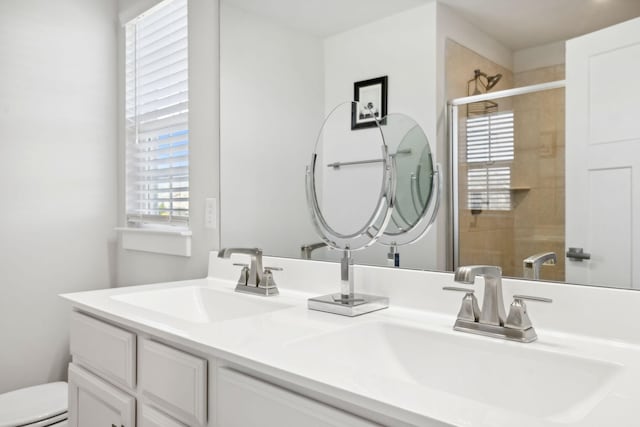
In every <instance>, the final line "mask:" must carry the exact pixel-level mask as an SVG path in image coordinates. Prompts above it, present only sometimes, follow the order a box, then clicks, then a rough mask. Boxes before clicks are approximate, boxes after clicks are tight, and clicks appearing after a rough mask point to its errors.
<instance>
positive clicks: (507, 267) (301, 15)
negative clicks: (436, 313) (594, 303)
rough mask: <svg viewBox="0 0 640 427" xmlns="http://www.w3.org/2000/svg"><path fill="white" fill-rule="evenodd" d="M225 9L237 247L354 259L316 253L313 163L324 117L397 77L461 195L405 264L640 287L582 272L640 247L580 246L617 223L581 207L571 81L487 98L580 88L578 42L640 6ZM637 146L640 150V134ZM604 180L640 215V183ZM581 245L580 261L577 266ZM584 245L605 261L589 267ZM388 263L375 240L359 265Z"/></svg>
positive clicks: (224, 118)
mask: <svg viewBox="0 0 640 427" xmlns="http://www.w3.org/2000/svg"><path fill="white" fill-rule="evenodd" d="M220 7H221V172H220V173H221V244H222V246H259V247H262V248H263V249H264V251H265V253H266V254H268V255H274V256H284V257H294V258H300V257H311V258H312V259H317V260H328V261H339V259H340V257H341V254H340V253H339V252H338V251H331V250H329V249H328V248H326V247H323V246H322V245H315V244H316V243H318V242H319V241H320V239H319V237H318V236H317V234H316V233H315V231H314V228H313V225H312V222H311V220H310V218H309V214H308V209H307V205H306V199H305V179H304V178H305V165H307V164H308V162H309V158H310V155H311V152H312V150H313V147H314V143H315V141H316V138H317V136H318V131H319V129H320V127H321V125H322V123H323V120H324V118H325V116H326V115H327V114H328V113H329V112H330V111H331V110H332V109H333V108H334V107H335V106H336V105H338V104H340V103H343V102H348V101H351V100H353V96H354V85H355V84H356V83H357V82H362V81H366V80H369V79H375V78H379V77H386V79H387V82H388V87H387V104H388V105H387V111H388V112H389V113H390V114H396V113H398V114H405V115H408V116H409V117H412V118H413V119H414V120H415V121H416V122H417V124H418V125H419V126H420V127H421V128H422V129H423V130H424V133H425V135H426V138H427V139H428V140H429V142H430V143H431V145H432V146H431V151H432V156H433V159H434V161H435V162H438V163H440V164H441V166H442V169H443V170H442V171H441V175H442V176H443V177H445V178H446V177H451V178H452V179H451V182H452V183H453V184H455V187H454V186H452V185H445V188H444V190H445V191H444V196H443V203H442V208H441V211H440V214H439V217H438V220H437V222H436V224H435V225H434V227H433V228H432V229H431V231H430V233H429V234H428V235H427V236H426V237H425V238H424V239H421V240H420V241H418V242H416V243H415V244H412V245H408V246H404V247H401V248H399V251H400V252H401V260H402V262H401V265H400V267H401V268H411V269H428V270H451V269H452V268H454V267H455V266H456V264H459V265H463V264H475V263H482V264H493V265H500V266H501V267H502V268H503V271H504V274H505V276H512V277H529V278H535V279H540V280H553V281H569V282H573V283H581V284H591V285H603V286H620V287H628V288H640V277H635V280H634V279H633V272H631V273H629V274H628V275H627V276H624V277H621V278H615V277H612V276H610V275H606V276H603V275H602V274H595V273H584V272H583V271H582V270H584V268H582V270H581V267H580V266H581V265H582V266H584V265H592V266H597V265H602V264H603V259H604V258H606V257H607V253H610V254H612V255H613V254H615V258H620V254H621V253H622V254H623V255H624V256H626V257H627V258H628V259H631V257H632V248H633V244H632V242H630V241H629V239H631V237H629V236H614V237H612V238H611V239H610V241H608V242H607V241H601V242H599V244H600V246H602V247H599V248H594V247H593V246H591V247H590V246H589V242H584V241H578V240H579V239H576V240H575V242H574V241H572V242H569V241H567V235H568V234H567V233H570V232H573V231H571V230H575V228H576V226H575V222H574V221H581V220H582V221H583V222H584V218H596V219H598V220H599V221H603V220H605V219H606V218H607V215H613V214H614V213H615V212H611V209H609V210H607V209H605V208H602V207H601V206H596V205H594V206H593V209H592V210H591V211H581V212H580V211H578V210H577V209H576V208H572V207H573V206H574V205H573V203H572V202H571V201H570V200H569V196H567V193H568V192H569V190H568V189H570V188H571V185H573V184H571V183H572V182H573V183H575V182H576V179H572V177H573V174H579V173H581V172H573V171H572V170H571V167H570V168H567V156H570V155H571V153H570V147H567V146H566V140H565V136H566V132H567V129H568V128H571V126H573V125H572V122H571V120H574V122H575V121H576V120H579V119H576V118H575V117H574V118H573V119H571V118H569V117H568V116H567V114H566V111H567V110H568V109H569V107H570V106H569V105H567V103H568V102H569V101H567V99H568V97H569V94H566V93H565V92H566V91H565V89H564V87H563V85H559V86H553V88H548V89H547V90H542V91H533V92H531V93H526V94H518V95H514V96H499V97H497V98H496V99H492V98H490V97H489V98H486V97H485V98H483V95H487V96H490V95H491V94H500V93H501V92H502V91H505V90H511V89H514V88H522V87H529V86H532V85H540V84H545V83H548V82H556V81H563V80H565V79H567V78H568V76H567V70H566V66H567V64H566V43H565V42H566V41H567V40H570V39H573V38H575V37H579V36H583V35H585V34H589V33H592V32H594V31H597V30H600V29H602V28H606V27H609V26H611V25H614V24H618V23H620V22H623V21H627V20H630V19H633V18H636V17H638V16H640V2H634V1H621V0H609V1H604V0H567V1H562V2H558V1H556V0H544V1H542V0H541V1H536V2H514V1H512V0H482V1H478V0H441V1H429V0H396V1H393V2H390V1H387V0H351V1H349V2H345V1H338V0H325V1H321V2H318V1H308V0H305V1H301V0H295V1H294V0H270V1H268V2H265V1H260V0H222V1H221V6H220ZM639 25H640V24H639ZM619 37H625V35H624V34H621V35H619ZM623 41H624V40H619V42H623ZM622 44H624V43H621V45H622ZM632 50H633V49H628V50H626V51H625V52H628V54H629V55H631V54H633V52H634V51H632ZM621 52H622V51H621ZM616 60H618V61H619V63H620V64H624V57H621V58H617V59H616V58H612V59H611V60H609V59H608V60H607V61H608V62H609V63H612V62H615V61H616ZM594 66H599V65H598V64H597V63H596V64H595V65H594ZM631 70H633V66H631ZM637 71H638V72H640V70H637ZM601 72H602V73H603V76H604V71H602V70H601ZM625 73H627V72H626V71H625ZM629 73H631V71H629V72H628V73H627V74H629ZM614 74H615V73H614ZM615 81H616V75H612V74H610V75H609V77H608V80H606V81H605V82H606V83H607V85H605V86H598V88H596V89H593V88H591V89H589V87H587V88H586V89H585V92H588V91H589V90H591V91H592V92H593V90H605V89H599V88H607V87H610V88H613V86H612V85H613V83H611V82H615ZM603 83H604V82H603ZM574 87H577V86H574ZM637 88H638V86H637V83H636V85H635V86H633V87H629V92H626V91H620V92H619V93H613V92H611V91H609V95H608V97H607V98H606V99H607V100H608V101H607V102H609V103H610V102H615V100H614V98H613V96H617V97H620V98H621V99H622V98H624V97H627V96H630V94H631V92H632V91H634V90H635V92H636V95H640V92H639V91H638V89H637ZM614 89H615V88H614ZM612 90H613V89H612ZM474 95H475V96H480V98H478V99H480V100H479V101H476V102H468V103H462V104H460V105H459V106H458V107H457V108H456V116H455V117H454V118H452V117H451V114H450V110H449V109H448V102H449V101H451V100H454V99H460V98H466V97H468V96H474ZM565 95H567V98H565ZM574 95H575V94H574ZM574 95H572V96H574ZM571 99H579V97H578V98H575V96H574V98H571ZM571 102H574V101H571ZM625 105H626V104H625ZM603 117H604V113H603ZM612 123H615V121H614V122H612ZM449 127H451V128H452V129H453V128H455V131H454V132H450V129H449ZM623 127H624V126H623ZM601 128H602V127H600V128H598V129H600V130H598V132H601V133H603V132H605V131H603V130H602V129H601ZM634 131H635V136H634V135H633V132H634ZM352 132H367V130H366V129H354V130H353V131H352ZM612 132H613V134H615V133H616V132H617V133H620V132H622V131H616V130H612ZM451 133H453V134H455V137H456V138H451V135H450V134H451ZM605 133H606V132H605ZM487 135H489V136H487ZM630 135H631V136H630ZM625 138H626V139H625V140H626V141H634V142H635V143H636V145H638V144H640V142H639V141H638V140H640V130H639V129H637V128H635V129H632V130H631V131H629V132H627V134H625ZM629 138H631V139H629ZM633 138H635V140H634V139H633ZM602 145H604V144H602ZM608 145H610V144H608ZM616 152H618V151H616ZM619 152H620V153H628V151H619ZM612 155H613V154H610V155H609V156H612ZM622 155H623V154H619V156H622ZM452 156H453V158H451V157H452ZM637 156H638V157H639V158H640V154H638V155H637ZM576 163H580V162H579V161H578V162H573V161H572V163H571V164H573V165H575V164H576ZM569 166H571V165H569ZM625 173H626V172H625ZM629 173H630V172H629ZM602 176H603V179H602V180H598V179H596V178H595V177H596V174H592V175H589V177H588V178H585V179H586V184H585V185H588V186H590V187H589V188H594V189H599V190H598V191H609V192H615V191H617V189H619V188H623V189H624V191H626V192H627V193H629V194H631V195H632V196H633V197H632V198H631V199H629V200H631V201H629V200H627V202H626V203H627V204H629V206H630V207H629V212H632V211H631V205H637V204H638V203H640V200H638V201H636V199H640V194H638V189H637V187H635V186H633V185H631V184H628V185H627V186H626V187H625V186H624V185H626V184H625V182H627V181H628V180H627V181H625V179H626V178H625V177H626V175H624V174H612V175H607V176H605V174H602ZM576 177H577V175H576ZM580 179H583V177H582V175H581V176H580ZM583 180H584V179H583ZM629 182H631V181H629ZM620 185H623V187H620ZM594 191H596V190H594ZM571 197H573V196H571ZM577 197H578V198H579V197H584V196H577ZM621 203H624V200H623V201H622V202H621ZM576 206H577V205H576ZM572 209H573V210H572ZM587 210H588V209H587ZM619 210H620V209H619V208H616V212H617V211H619ZM629 215H631V214H629ZM580 218H582V219H580ZM620 218H622V219H625V218H626V217H624V216H623V217H620ZM620 218H618V217H616V218H614V219H613V221H612V222H620ZM593 221H594V220H592V222H593ZM621 230H622V231H621V233H623V234H624V233H626V232H625V231H624V230H625V229H624V228H622V229H621ZM626 234H629V235H631V233H630V232H629V233H626ZM636 234H637V233H636ZM617 237H620V239H618V238H617ZM620 242H622V243H620ZM316 246H317V248H316ZM574 246H575V250H573V249H571V250H572V251H573V252H571V254H574V255H576V256H575V257H573V258H567V252H568V251H570V248H573V247H574ZM302 247H306V248H307V250H306V251H304V250H303V251H301V248H302ZM580 248H582V250H583V254H585V253H588V254H590V255H591V258H590V259H587V260H583V261H580V260H579V259H580V256H581V255H580V253H579V249H580ZM603 248H604V249H603ZM310 249H313V251H311V250H310ZM625 251H626V252H625ZM388 254H389V247H388V246H386V245H382V244H375V245H374V246H373V247H372V248H370V249H369V250H367V251H361V252H358V253H355V254H354V258H355V261H356V263H363V264H371V265H380V266H387V265H389V260H388V259H389V258H388ZM551 254H553V256H552V255H551ZM610 258H614V257H613V256H611V257H610ZM526 260H529V261H530V262H529V264H526V263H525V261H526ZM531 260H535V261H538V262H539V264H540V267H539V268H536V269H535V271H533V268H527V265H528V266H529V267H531V266H532V265H533V264H532V262H533V261H531ZM553 260H555V263H553V264H551V262H553ZM580 263H581V264H580ZM610 268H616V269H617V270H619V269H620V268H619V265H617V266H615V265H614V266H613V267H610ZM572 269H573V270H576V269H577V273H576V271H573V272H572ZM636 276H637V275H636Z"/></svg>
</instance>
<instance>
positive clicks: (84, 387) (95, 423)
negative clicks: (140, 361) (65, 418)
mask: <svg viewBox="0 0 640 427" xmlns="http://www.w3.org/2000/svg"><path fill="white" fill-rule="evenodd" d="M135 415H136V400H135V398H134V397H132V396H130V395H128V394H127V393H124V392H122V391H121V390H118V389H117V388H115V387H113V386H111V385H110V384H108V383H107V382H105V381H103V380H101V379H100V378H98V377H97V376H95V375H93V374H91V373H90V372H88V371H86V370H85V369H82V368H80V367H78V366H77V365H74V364H73V363H72V364H70V365H69V427H109V426H111V427H114V426H115V427H134V426H135Z"/></svg>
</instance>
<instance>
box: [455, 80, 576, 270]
mask: <svg viewBox="0 0 640 427" xmlns="http://www.w3.org/2000/svg"><path fill="white" fill-rule="evenodd" d="M565 87H566V80H556V81H553V82H548V83H540V84H535V85H529V86H522V87H517V88H513V89H505V90H500V91H497V92H491V93H483V94H481V95H471V96H465V97H462V98H455V99H452V100H450V101H448V102H447V119H448V122H449V125H448V133H449V137H448V142H449V170H450V171H451V173H450V174H449V180H450V181H449V182H450V183H451V184H450V187H449V188H451V192H450V193H449V194H450V198H451V204H450V206H451V212H450V214H449V221H450V224H451V225H450V227H451V228H450V229H451V231H452V233H451V234H450V236H451V243H450V246H449V247H450V248H451V251H452V253H450V255H449V256H448V257H447V258H449V259H450V260H451V261H448V262H447V263H448V264H450V265H449V266H448V267H450V268H451V270H455V269H456V268H457V267H459V266H460V241H459V238H460V223H459V214H458V209H459V202H458V200H459V192H458V184H459V182H458V155H459V152H458V118H459V116H458V109H459V108H460V107H462V106H465V105H468V104H471V103H474V102H481V101H493V100H495V99H501V98H510V97H513V96H518V95H526V94H529V93H535V92H542V91H545V90H552V89H563V88H565Z"/></svg>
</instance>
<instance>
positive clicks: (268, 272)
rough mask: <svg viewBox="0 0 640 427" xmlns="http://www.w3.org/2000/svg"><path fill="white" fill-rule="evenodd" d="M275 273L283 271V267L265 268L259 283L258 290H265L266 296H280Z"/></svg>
mask: <svg viewBox="0 0 640 427" xmlns="http://www.w3.org/2000/svg"><path fill="white" fill-rule="evenodd" d="M274 271H282V268H281V267H265V268H264V273H263V274H262V280H261V281H260V283H258V288H260V289H263V290H264V292H265V295H278V294H279V293H280V292H279V291H278V285H277V284H276V281H275V280H274V279H273V272H274Z"/></svg>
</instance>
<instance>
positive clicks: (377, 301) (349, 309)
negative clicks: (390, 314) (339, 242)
mask: <svg viewBox="0 0 640 427" xmlns="http://www.w3.org/2000/svg"><path fill="white" fill-rule="evenodd" d="M308 307H309V309H310V310H317V311H324V312H327V313H333V314H340V315H342V316H349V317H354V316H359V315H361V314H366V313H371V312H372V311H377V310H382V309H383V308H387V307H389V298H387V297H380V296H375V295H366V294H357V293H355V284H354V278H353V258H352V257H351V251H350V250H349V249H345V250H344V251H343V253H342V260H341V262H340V293H339V294H330V295H323V296H320V297H315V298H309V300H308Z"/></svg>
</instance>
